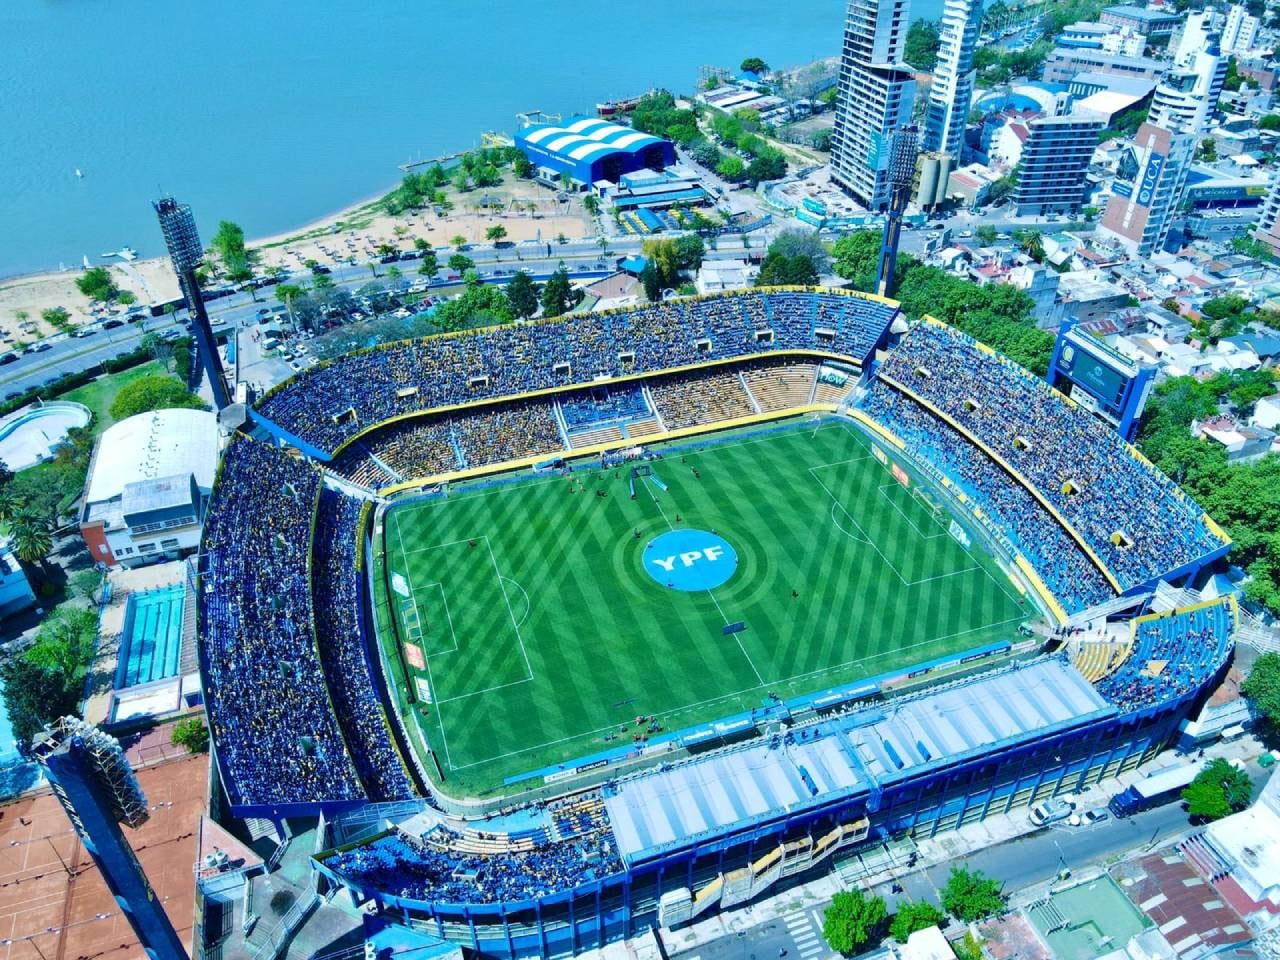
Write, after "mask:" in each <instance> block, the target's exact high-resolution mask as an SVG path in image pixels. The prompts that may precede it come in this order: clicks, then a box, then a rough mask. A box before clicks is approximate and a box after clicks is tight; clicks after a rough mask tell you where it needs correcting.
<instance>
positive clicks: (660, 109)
mask: <svg viewBox="0 0 1280 960" xmlns="http://www.w3.org/2000/svg"><path fill="white" fill-rule="evenodd" d="M631 125H632V126H633V127H635V128H636V129H637V130H640V131H642V132H644V133H651V134H653V135H654V136H655V137H669V138H670V139H672V140H674V141H675V142H676V143H681V144H687V143H691V142H692V141H693V140H695V139H696V138H697V137H698V135H699V134H698V118H697V116H696V115H695V114H694V112H693V111H692V110H682V109H680V108H678V107H676V98H675V97H674V96H672V95H671V93H670V92H669V91H667V90H653V91H651V92H649V93H646V94H645V95H644V96H643V97H641V98H640V102H639V103H637V104H636V108H635V110H633V111H632V113H631Z"/></svg>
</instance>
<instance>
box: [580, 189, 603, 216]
mask: <svg viewBox="0 0 1280 960" xmlns="http://www.w3.org/2000/svg"><path fill="white" fill-rule="evenodd" d="M582 209H584V210H586V211H587V215H588V216H591V217H594V216H595V215H596V214H598V213H599V212H600V198H599V197H597V196H596V195H595V194H594V193H588V194H586V195H585V196H584V197H583V198H582Z"/></svg>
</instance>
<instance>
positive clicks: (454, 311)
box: [431, 283, 512, 331]
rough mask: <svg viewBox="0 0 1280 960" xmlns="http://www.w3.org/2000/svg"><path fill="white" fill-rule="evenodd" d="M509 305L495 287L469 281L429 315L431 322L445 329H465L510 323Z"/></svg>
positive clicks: (503, 295) (500, 291) (504, 296)
mask: <svg viewBox="0 0 1280 960" xmlns="http://www.w3.org/2000/svg"><path fill="white" fill-rule="evenodd" d="M511 320H512V315H511V304H510V303H509V302H508V301H507V296H506V294H505V293H503V292H502V290H501V289H500V288H499V287H496V286H494V285H493V284H488V283H469V284H467V286H466V289H465V290H463V292H462V295H461V296H459V297H454V298H453V299H452V300H446V301H445V302H444V303H443V304H441V305H440V307H439V308H438V309H437V310H436V311H435V313H433V314H432V315H431V321H432V323H433V324H435V325H436V326H437V327H438V328H439V329H441V330H445V331H452V330H465V329H469V328H472V327H488V326H494V325H497V324H505V323H510V322H511Z"/></svg>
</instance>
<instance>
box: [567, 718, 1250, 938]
mask: <svg viewBox="0 0 1280 960" xmlns="http://www.w3.org/2000/svg"><path fill="white" fill-rule="evenodd" d="M1262 752H1263V749H1262V745H1261V744H1260V743H1259V742H1258V741H1257V740H1256V739H1254V738H1253V737H1252V736H1249V737H1243V738H1241V739H1239V740H1236V741H1233V742H1230V743H1222V742H1219V743H1216V744H1213V745H1212V746H1210V747H1207V748H1206V749H1205V751H1204V756H1205V759H1206V760H1212V759H1217V758H1219V757H1221V758H1223V759H1227V760H1231V759H1241V760H1252V759H1254V758H1256V757H1257V756H1259V755H1260V754H1261V753H1262ZM1186 759H1187V758H1186V757H1185V756H1183V755H1179V754H1177V753H1175V752H1174V751H1171V750H1170V751H1166V752H1164V753H1162V754H1160V755H1159V756H1158V757H1156V758H1155V759H1154V760H1152V761H1151V762H1150V763H1147V764H1145V765H1143V766H1142V767H1139V768H1138V769H1136V770H1131V771H1128V772H1126V773H1123V774H1121V775H1120V776H1118V777H1113V778H1111V779H1109V780H1104V781H1102V782H1101V783H1098V784H1096V785H1094V786H1093V787H1090V788H1089V789H1088V790H1086V791H1084V792H1082V793H1080V794H1077V795H1076V798H1075V799H1076V804H1077V808H1078V809H1079V810H1087V809H1089V808H1091V807H1102V806H1106V803H1107V801H1108V800H1109V799H1110V798H1111V797H1112V796H1114V795H1115V794H1117V793H1119V792H1121V791H1122V790H1124V789H1125V788H1127V787H1128V786H1130V785H1131V784H1132V783H1134V782H1135V781H1137V780H1141V779H1142V778H1144V777H1146V776H1147V775H1148V774H1150V773H1151V772H1153V771H1155V770H1159V769H1160V768H1162V767H1166V766H1170V765H1172V764H1176V763H1181V762H1184V761H1185V760H1186ZM1040 829H1041V828H1039V827H1036V826H1034V825H1033V824H1032V823H1031V820H1030V819H1029V817H1028V816H1027V808H1026V807H1019V808H1017V809H1015V810H1013V811H1011V812H1009V813H1005V814H996V815H994V816H990V817H988V818H987V819H985V820H983V821H981V822H979V823H973V824H968V825H966V826H964V827H961V828H960V829H959V830H954V831H949V832H947V833H945V834H941V835H939V836H937V837H933V838H930V839H926V840H921V841H919V842H918V843H915V844H914V850H915V852H916V853H917V855H918V860H917V862H916V865H915V866H914V867H912V868H910V869H909V870H908V869H907V868H906V866H905V864H906V861H905V859H904V857H905V852H906V851H905V848H909V847H911V846H912V845H911V841H902V844H901V846H899V847H898V849H897V850H896V851H894V852H893V853H891V854H890V855H888V856H885V855H883V854H881V855H879V856H877V851H880V850H882V846H881V845H877V846H876V847H872V848H869V849H867V850H863V851H861V852H860V854H853V855H850V854H846V855H845V856H844V858H843V859H836V860H833V861H832V863H831V866H830V868H829V869H828V870H827V872H826V873H825V874H823V875H822V876H821V877H817V878H815V879H813V880H810V881H807V882H805V883H803V884H799V885H797V886H793V887H790V888H787V889H785V890H783V891H781V892H779V893H775V894H772V895H769V896H765V897H763V898H761V899H759V900H756V901H754V902H752V903H750V904H748V905H747V906H745V907H743V908H741V909H733V910H728V911H725V912H719V911H717V912H713V913H711V914H709V915H707V916H704V917H702V918H701V919H698V920H696V921H694V922H693V923H692V924H689V925H688V926H683V927H680V928H678V929H675V930H665V929H664V930H661V931H659V935H660V936H661V938H662V942H663V944H664V945H665V947H666V952H667V953H668V954H679V953H685V952H687V951H692V950H697V949H701V948H704V947H706V946H708V945H710V944H712V943H714V942H716V941H717V940H720V939H721V938H723V937H733V936H736V935H737V934H739V933H740V932H742V931H744V930H749V929H751V928H754V927H758V926H762V925H764V924H769V923H773V922H776V921H780V920H783V919H784V917H785V916H787V915H788V914H791V913H794V912H795V911H796V910H799V909H803V908H811V907H815V906H825V904H826V903H827V902H828V901H829V900H830V899H831V898H832V896H834V895H835V894H836V893H837V892H839V891H840V890H843V889H847V888H849V887H850V886H855V885H856V886H858V887H860V888H862V889H864V890H870V889H872V888H874V887H879V886H882V885H888V884H890V883H893V882H895V881H901V880H903V879H904V878H907V877H914V876H917V875H920V874H924V873H925V872H926V871H927V870H928V869H930V868H931V867H937V866H943V865H946V864H949V863H954V862H957V861H960V860H963V859H965V858H966V857H968V856H970V855H972V854H973V853H975V852H977V851H980V850H985V849H989V848H991V847H995V846H999V845H1001V844H1005V843H1009V842H1011V841H1013V840H1017V839H1019V838H1021V837H1025V836H1028V835H1030V834H1033V833H1036V832H1037V831H1038V830H1040ZM1185 832H1186V833H1190V832H1192V829H1191V828H1190V827H1188V829H1187V830H1186V831H1185ZM1181 836H1182V835H1181V834H1174V835H1170V836H1168V837H1166V838H1163V839H1162V841H1161V843H1160V844H1159V845H1160V846H1167V845H1168V844H1170V843H1173V842H1175V841H1177V840H1179V839H1181ZM1140 849H1141V846H1138V847H1134V848H1133V849H1130V850H1128V851H1126V852H1125V853H1124V854H1123V855H1121V856H1117V857H1112V858H1109V859H1110V860H1111V861H1113V862H1114V861H1118V860H1122V859H1127V858H1128V857H1129V856H1132V855H1133V853H1134V852H1135V851H1137V850H1140ZM837 858H839V855H837ZM855 858H856V859H857V860H858V861H859V862H866V861H872V867H873V871H874V872H865V871H864V870H862V869H860V868H858V867H854V868H853V869H850V865H851V862H852V861H853V860H854V859H855ZM1106 865H1108V864H1106V863H1099V864H1098V867H1099V869H1102V868H1103V867H1104V866H1106ZM1042 892H1043V891H1042V890H1039V889H1036V888H1027V890H1026V891H1022V890H1015V891H1012V896H1011V903H1020V902H1021V901H1022V900H1023V899H1025V897H1026V896H1028V895H1037V894H1039V893H1042ZM647 936H648V935H647V934H646V938H647ZM638 941H639V938H638V939H637V942H638ZM621 949H624V945H623V944H613V945H610V946H609V947H606V948H605V949H604V950H594V951H588V952H587V953H586V954H584V956H586V957H590V958H592V960H606V958H607V960H647V958H645V957H643V956H641V955H640V954H639V952H638V951H637V952H636V953H633V954H628V955H627V956H626V957H624V955H623V954H622V953H619V952H618V951H619V950H621ZM625 949H629V950H630V949H635V948H634V947H630V946H628V947H626V948H625Z"/></svg>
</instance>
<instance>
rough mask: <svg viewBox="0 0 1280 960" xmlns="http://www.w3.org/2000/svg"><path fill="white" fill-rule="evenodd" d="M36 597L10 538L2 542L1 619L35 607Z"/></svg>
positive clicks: (0, 568) (0, 558)
mask: <svg viewBox="0 0 1280 960" xmlns="http://www.w3.org/2000/svg"><path fill="white" fill-rule="evenodd" d="M35 603H36V595H35V594H34V593H32V592H31V584H30V583H28V582H27V573H26V571H25V570H23V569H22V564H21V563H19V562H18V558H17V556H15V555H14V552H13V547H12V545H11V544H10V543H9V540H8V538H5V539H4V540H0V617H7V616H9V615H10V614H13V613H18V612H19V611H21V610H26V609H27V608H28V607H33V606H35Z"/></svg>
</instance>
